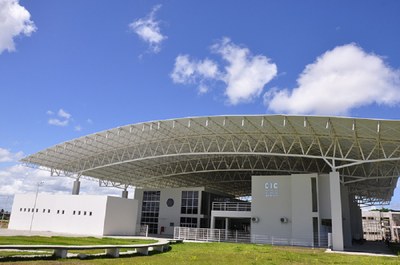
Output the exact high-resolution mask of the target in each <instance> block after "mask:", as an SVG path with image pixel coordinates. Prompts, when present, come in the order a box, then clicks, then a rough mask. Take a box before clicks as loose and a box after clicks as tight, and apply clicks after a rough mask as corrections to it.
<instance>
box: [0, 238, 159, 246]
mask: <svg viewBox="0 0 400 265" xmlns="http://www.w3.org/2000/svg"><path fill="white" fill-rule="evenodd" d="M155 242H157V241H156V240H153V239H135V238H134V239H122V238H110V237H103V238H97V237H62V236H52V237H44V236H1V237H0V245H134V244H147V243H155Z"/></svg>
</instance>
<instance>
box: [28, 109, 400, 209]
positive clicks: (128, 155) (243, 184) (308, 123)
mask: <svg viewBox="0 0 400 265" xmlns="http://www.w3.org/2000/svg"><path fill="white" fill-rule="evenodd" d="M22 162H23V163H25V164H27V165H29V166H33V167H41V168H46V169H49V170H50V171H51V172H52V174H56V175H67V176H71V175H74V176H78V177H79V176H89V177H92V178H95V179H98V180H100V182H101V183H103V184H104V185H113V186H119V185H122V186H125V187H126V186H128V185H130V186H139V187H149V188H150V187H152V188H154V187H157V188H159V187H183V186H204V187H208V188H210V189H214V190H217V191H221V192H224V193H229V194H232V195H235V196H241V195H248V194H249V193H250V187H251V185H250V182H251V176H252V175H269V174H293V173H305V172H310V173H311V172H317V173H329V172H331V171H332V170H337V171H339V172H340V175H341V182H342V183H343V184H344V185H347V186H348V188H349V191H350V192H351V193H352V194H354V195H355V196H356V198H357V199H358V200H359V202H360V203H364V204H375V203H388V202H389V201H390V199H391V197H392V196H393V191H394V188H395V187H396V183H397V178H398V176H399V171H400V170H399V169H400V167H399V166H400V121H394V120H372V119H359V118H342V117H317V116H288V115H253V116H249V115H247V116H210V117H192V118H181V119H171V120H160V121H151V122H144V123H138V124H131V125H126V126H122V127H117V128H114V129H110V130H106V131H103V132H99V133H95V134H91V135H87V136H83V137H80V138H77V139H74V140H71V141H67V142H64V143H61V144H58V145H55V146H53V147H50V148H47V149H45V150H43V151H40V152H38V153H35V154H33V155H30V156H28V157H26V158H24V159H22Z"/></svg>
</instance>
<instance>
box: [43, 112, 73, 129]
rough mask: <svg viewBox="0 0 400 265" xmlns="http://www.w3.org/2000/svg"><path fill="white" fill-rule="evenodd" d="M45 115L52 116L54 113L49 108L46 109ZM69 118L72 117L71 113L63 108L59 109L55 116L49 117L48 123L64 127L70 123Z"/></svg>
mask: <svg viewBox="0 0 400 265" xmlns="http://www.w3.org/2000/svg"><path fill="white" fill-rule="evenodd" d="M47 115H50V116H53V115H55V113H54V112H53V111H50V110H49V111H47ZM71 119H72V115H71V114H69V113H68V112H66V111H65V110H63V109H59V110H58V112H57V114H56V117H51V118H49V120H48V123H49V124H50V125H54V126H60V127H65V126H67V125H68V124H69V123H70V121H71Z"/></svg>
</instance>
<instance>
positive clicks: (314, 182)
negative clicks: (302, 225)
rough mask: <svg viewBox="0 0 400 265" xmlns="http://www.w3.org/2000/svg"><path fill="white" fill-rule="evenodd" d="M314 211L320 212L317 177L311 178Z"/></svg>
mask: <svg viewBox="0 0 400 265" xmlns="http://www.w3.org/2000/svg"><path fill="white" fill-rule="evenodd" d="M311 198H312V211H313V212H314V213H315V212H318V198H317V179H316V178H311Z"/></svg>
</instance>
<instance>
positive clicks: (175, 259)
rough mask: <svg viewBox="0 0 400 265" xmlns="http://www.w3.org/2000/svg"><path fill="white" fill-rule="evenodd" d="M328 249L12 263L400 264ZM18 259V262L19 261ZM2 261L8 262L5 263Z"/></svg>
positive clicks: (218, 247) (218, 246)
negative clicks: (327, 251) (332, 252)
mask: <svg viewBox="0 0 400 265" xmlns="http://www.w3.org/2000/svg"><path fill="white" fill-rule="evenodd" d="M324 251H325V250H324V249H310V248H296V247H277V246H270V245H254V244H234V243H204V244H201V243H184V244H176V245H172V248H171V250H170V251H168V252H164V253H161V254H152V255H149V256H140V255H127V256H126V255H125V256H121V257H119V258H114V259H113V258H107V257H102V258H100V257H96V258H93V257H91V258H88V259H84V260H79V259H77V258H72V259H58V260H55V259H50V258H48V259H43V258H41V259H32V258H30V259H27V258H25V259H24V258H19V259H17V260H9V261H12V262H11V263H9V264H28V265H37V264H74V265H75V264H76V265H86V264H99V265H103V264H104V265H106V264H146V265H151V264H163V265H169V264H176V265H180V264H219V265H225V264H240V265H247V264H250V265H252V264H352V265H353V264H357V265H358V264H368V265H372V264H400V259H399V258H398V257H397V258H391V257H370V256H352V255H342V254H330V253H324ZM16 262H17V263H16ZM2 264H7V263H6V262H4V263H3V262H2Z"/></svg>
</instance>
